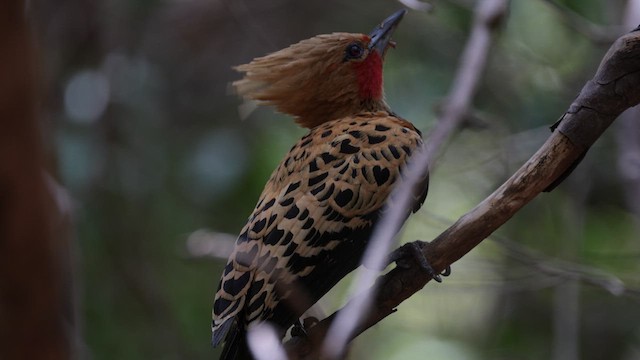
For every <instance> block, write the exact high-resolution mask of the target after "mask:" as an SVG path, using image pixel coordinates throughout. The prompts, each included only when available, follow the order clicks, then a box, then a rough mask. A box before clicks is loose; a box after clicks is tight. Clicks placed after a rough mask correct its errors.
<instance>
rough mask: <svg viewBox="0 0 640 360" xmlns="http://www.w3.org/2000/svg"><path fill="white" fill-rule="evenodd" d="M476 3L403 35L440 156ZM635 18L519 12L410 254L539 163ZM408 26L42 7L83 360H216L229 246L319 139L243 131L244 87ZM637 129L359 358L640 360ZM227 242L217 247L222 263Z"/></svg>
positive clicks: (315, 0) (270, 115) (604, 145)
mask: <svg viewBox="0 0 640 360" xmlns="http://www.w3.org/2000/svg"><path fill="white" fill-rule="evenodd" d="M475 3H476V2H475V1H470V0H469V1H464V0H456V1H453V0H437V1H433V5H434V11H433V12H431V13H429V14H427V13H425V12H419V11H410V12H409V13H408V14H407V16H406V17H405V19H404V20H403V22H402V24H401V25H400V27H399V29H398V31H397V32H396V35H395V40H396V41H397V43H398V46H397V49H395V50H393V51H390V52H389V54H388V56H387V61H386V65H385V90H386V96H387V100H388V103H389V104H390V105H391V107H392V109H394V111H395V112H397V113H398V114H399V115H401V116H403V117H405V118H407V119H410V120H411V121H412V122H414V124H416V126H417V127H418V128H419V129H421V130H422V131H423V133H425V134H428V133H429V131H430V129H431V128H433V127H434V125H435V119H436V116H437V108H438V105H439V104H441V102H442V101H443V99H444V97H445V96H446V94H447V92H448V90H449V88H450V87H451V81H452V79H453V77H454V74H455V71H456V69H457V67H458V63H459V57H460V54H461V51H462V49H463V47H464V45H465V42H466V40H467V37H468V34H469V30H470V27H471V24H472V20H473V11H474V7H475ZM634 3H635V1H633V0H630V1H626V0H610V1H598V0H554V1H544V0H513V1H511V6H510V9H509V13H508V16H507V18H506V20H505V23H504V25H503V26H502V27H501V28H500V29H499V30H498V33H497V38H496V41H495V44H494V45H493V47H492V50H491V55H490V58H489V63H488V66H487V69H486V70H484V71H483V76H482V81H481V84H480V88H479V91H478V94H477V96H476V98H475V100H474V108H473V111H472V115H473V116H472V118H473V121H471V122H470V123H469V126H467V127H465V128H464V129H462V131H461V132H460V133H459V134H457V135H456V137H455V138H454V139H453V140H452V142H451V143H450V144H449V145H448V147H447V148H446V149H444V151H443V156H442V157H441V158H440V159H439V160H438V163H437V165H436V167H435V170H434V172H433V174H432V177H431V178H432V180H431V185H430V194H429V197H428V199H427V202H426V205H425V206H424V207H423V208H422V210H421V211H420V212H419V213H418V214H416V215H414V216H412V217H411V219H410V220H409V221H408V223H407V225H406V227H405V230H404V231H403V233H402V234H401V241H412V240H415V239H422V240H430V239H432V238H434V237H435V236H436V235H437V234H439V233H440V232H441V231H442V230H444V229H445V228H446V227H447V226H448V225H450V224H451V223H452V222H453V221H455V220H456V219H457V218H458V217H459V216H461V215H462V214H464V213H465V212H466V211H468V210H470V209H471V208H472V207H473V206H475V205H476V204H477V203H478V202H479V201H480V200H482V199H483V198H484V197H485V196H487V195H488V194H490V193H491V192H492V191H493V190H494V189H496V188H497V187H498V186H499V185H500V184H501V183H502V182H503V181H504V180H506V179H507V178H508V177H509V176H510V174H512V173H513V172H514V171H515V170H517V168H518V167H519V166H520V165H521V164H522V163H523V162H524V161H526V160H527V159H528V158H529V157H530V156H531V155H532V154H533V153H534V152H535V150H536V149H537V148H538V147H539V146H540V145H541V144H542V143H543V142H544V140H545V139H546V137H547V136H548V135H549V129H548V127H549V126H550V125H551V124H552V123H554V122H555V121H556V120H557V119H558V118H559V117H560V116H561V115H562V114H563V113H564V111H565V110H566V109H567V107H568V106H569V104H570V103H571V101H572V100H573V98H574V97H575V95H576V94H577V92H578V91H579V90H580V88H581V87H582V85H583V84H584V83H585V82H586V81H587V79H590V78H591V76H592V75H593V73H594V72H595V70H596V68H597V66H598V63H599V61H600V59H601V58H602V56H603V54H604V53H605V52H606V50H607V49H608V47H609V45H610V44H611V42H612V41H613V40H614V39H615V38H617V36H618V35H620V34H622V33H623V32H626V31H629V30H631V29H633V28H635V27H636V25H637V24H638V23H640V17H637V18H635V20H633V19H631V20H628V18H629V17H630V16H631V15H632V14H633V12H632V8H633V5H634ZM402 6H403V5H402V4H401V3H400V2H397V1H391V0H384V1H383V0H379V1H370V0H367V1H365V0H351V1H335V0H329V1H327V0H307V1H293V0H273V1H258V0H213V1H204V0H144V1H126V0H110V1H83V0H60V1H55V2H50V1H42V0H33V1H29V2H28V3H27V7H26V11H27V14H28V16H29V19H30V22H31V26H32V29H33V37H34V39H35V42H36V44H37V46H36V47H37V50H38V55H39V79H40V80H41V81H40V92H41V101H40V103H39V116H40V118H41V120H42V124H43V126H44V129H45V130H44V141H45V148H46V153H47V154H48V155H47V156H48V158H47V160H48V162H49V164H50V168H51V169H52V174H51V175H52V177H53V178H55V179H56V180H57V181H58V182H59V183H60V184H61V187H62V188H61V189H60V192H61V194H67V195H68V199H69V201H70V202H69V203H70V208H71V209H72V210H71V213H72V219H73V220H72V221H73V225H72V229H73V230H72V233H73V235H72V236H71V237H72V239H73V242H72V243H73V263H74V271H73V274H74V275H73V277H74V279H75V283H74V293H75V314H76V322H77V331H76V335H75V336H76V343H77V346H78V350H77V353H76V354H77V357H79V358H91V359H123V360H124V359H183V358H190V359H211V358H216V357H217V354H218V349H212V348H211V347H210V336H211V335H210V313H211V304H212V299H213V294H214V292H215V290H216V288H217V285H218V281H219V276H220V273H221V271H222V267H223V265H224V263H225V261H226V260H225V259H220V258H216V257H214V256H212V255H215V254H216V253H217V254H224V253H225V252H226V251H227V250H225V248H224V244H226V243H225V241H224V237H223V236H218V235H216V233H222V234H237V233H238V232H239V230H240V229H241V227H242V226H243V224H244V222H245V221H246V218H247V216H248V215H249V214H250V212H251V210H252V208H253V206H254V205H255V202H256V201H257V198H258V196H259V194H260V192H261V191H262V187H263V185H264V183H265V182H266V180H267V179H268V177H269V175H270V173H271V171H272V170H273V169H274V168H275V167H276V165H277V164H278V162H279V161H280V159H281V158H282V157H283V155H284V154H285V153H286V151H287V150H288V149H289V148H290V146H291V145H292V144H293V143H294V142H295V141H296V140H297V139H298V138H299V137H300V136H302V135H303V134H304V133H305V131H304V130H303V129H300V128H298V127H297V126H296V125H295V124H294V123H293V122H292V121H291V119H289V118H287V117H286V116H283V115H281V114H277V113H275V112H274V111H273V110H272V109H270V108H258V109H256V110H255V111H254V112H252V113H251V114H250V115H246V114H244V112H241V111H239V109H241V107H240V106H241V105H242V101H241V100H240V99H238V98H237V97H236V96H234V95H233V94H231V93H230V91H229V83H230V82H231V81H233V80H235V79H238V74H237V73H235V72H234V71H233V70H232V67H233V66H234V65H238V64H242V63H246V62H248V61H250V60H251V59H252V58H254V57H257V56H261V55H264V54H266V53H269V52H272V51H275V50H278V49H280V48H283V47H285V46H288V45H289V44H291V43H294V42H297V41H299V40H302V39H305V38H308V37H311V36H314V35H316V34H321V33H329V32H335V31H347V32H363V33H368V32H369V31H370V30H371V29H372V28H373V27H374V26H375V25H376V24H377V23H378V22H379V21H381V20H382V19H383V18H385V17H386V16H387V15H389V14H391V13H392V12H393V11H395V10H397V9H398V8H400V7H402ZM634 21H635V22H634ZM241 113H242V114H243V116H241ZM244 115H246V116H244ZM626 117H627V118H628V119H626V120H625V119H620V120H619V121H617V122H616V123H615V124H614V126H613V127H612V128H611V129H609V131H607V133H606V134H605V135H604V137H603V138H601V139H599V140H598V142H597V143H596V145H595V146H594V147H593V148H592V149H591V150H590V152H589V153H588V155H587V157H586V159H585V160H584V161H583V163H582V164H581V166H580V167H579V168H578V169H577V170H576V171H575V172H574V174H573V175H572V176H571V177H570V178H569V179H568V180H567V181H566V182H565V183H563V184H562V185H561V186H560V187H559V188H558V189H556V190H555V191H554V192H552V193H549V194H542V195H540V196H539V197H538V198H537V199H535V200H534V201H533V202H532V203H531V204H530V205H528V206H527V207H526V208H524V209H523V210H522V211H520V212H519V213H518V214H517V215H516V216H515V217H514V218H513V219H512V220H511V221H509V223H507V225H506V226H504V227H502V228H501V229H500V230H499V231H498V232H497V233H496V236H495V237H494V238H492V239H490V240H487V241H485V242H483V243H482V244H481V245H480V246H478V247H477V248H476V249H475V250H474V251H472V252H471V253H470V254H469V255H468V256H466V257H464V258H463V259H462V260H460V261H459V262H458V263H456V264H454V266H453V275H452V276H450V277H449V278H446V279H445V281H444V283H442V284H435V283H433V282H432V283H430V284H429V285H428V286H427V287H426V288H425V289H424V290H423V291H421V292H419V293H418V294H416V295H415V296H413V297H412V298H411V299H409V300H408V301H406V302H405V303H403V304H402V305H401V306H400V307H399V311H398V312H397V313H396V314H394V315H392V316H390V317H389V318H387V319H385V320H384V321H383V322H381V323H380V324H378V325H377V326H375V327H374V328H372V329H370V330H369V331H367V332H366V333H365V334H364V335H362V336H360V337H359V338H358V339H357V340H356V341H355V342H354V345H353V348H352V351H351V358H352V359H423V358H449V359H473V360H476V359H478V360H479V359H569V360H571V359H604V358H606V359H623V360H630V359H640V292H638V290H637V289H639V288H640V275H639V274H640V239H639V237H640V236H639V235H640V232H639V227H638V224H639V223H638V220H639V215H640V130H639V129H640V124H638V116H637V114H636V115H633V114H630V115H627V116H626ZM634 121H635V124H634ZM234 236H235V235H234ZM211 237H214V238H215V239H216V241H217V244H218V245H216V246H214V247H211V246H209V245H207V244H209V243H208V242H207V241H209V240H211ZM218 246H219V247H218ZM347 287H348V280H347V281H346V282H345V283H343V284H341V285H340V286H339V287H338V289H336V291H334V292H333V296H330V297H329V299H328V300H327V301H326V302H325V303H324V306H325V307H326V309H327V311H329V312H331V311H332V310H335V309H336V308H337V307H338V306H339V305H340V304H342V303H343V302H344V296H345V289H347Z"/></svg>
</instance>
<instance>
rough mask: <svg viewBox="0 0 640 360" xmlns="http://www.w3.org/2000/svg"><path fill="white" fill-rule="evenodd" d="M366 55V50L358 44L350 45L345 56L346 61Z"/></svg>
mask: <svg viewBox="0 0 640 360" xmlns="http://www.w3.org/2000/svg"><path fill="white" fill-rule="evenodd" d="M363 54H364V48H363V47H362V45H360V44H358V43H353V44H349V46H347V51H346V54H345V60H349V59H358V58H360V57H361V56H362V55H363Z"/></svg>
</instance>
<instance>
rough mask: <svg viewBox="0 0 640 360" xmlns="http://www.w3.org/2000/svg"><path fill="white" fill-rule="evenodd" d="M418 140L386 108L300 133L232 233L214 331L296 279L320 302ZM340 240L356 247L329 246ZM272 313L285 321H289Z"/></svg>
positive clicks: (276, 306) (253, 316) (266, 303)
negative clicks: (239, 227) (233, 239)
mask: <svg viewBox="0 0 640 360" xmlns="http://www.w3.org/2000/svg"><path fill="white" fill-rule="evenodd" d="M421 142H422V140H421V137H420V133H419V132H418V131H417V130H416V129H415V128H414V127H413V126H412V125H411V124H410V123H409V122H407V121H405V120H402V119H400V118H397V117H395V116H393V115H390V114H388V113H386V112H378V113H365V114H362V115H360V116H356V117H351V118H343V119H339V120H334V121H331V122H328V123H325V124H324V125H321V126H318V127H316V128H313V129H312V130H311V131H310V132H309V134H307V135H306V136H304V137H303V138H302V139H300V140H299V141H298V143H297V144H296V145H294V146H293V147H292V148H291V150H290V151H289V153H288V154H287V156H286V157H285V159H284V160H283V161H282V162H281V163H280V165H279V166H278V168H277V169H276V170H275V171H274V173H273V174H272V175H271V178H270V179H269V181H268V182H267V184H266V186H265V189H264V190H263V192H262V195H261V197H260V200H259V201H258V204H257V206H256V207H255V209H254V211H253V213H252V215H251V216H250V217H249V220H248V222H247V224H246V225H245V227H244V228H243V230H242V233H241V235H240V236H239V237H238V240H237V241H236V247H235V249H234V251H233V253H232V255H231V256H230V259H229V262H228V264H227V266H226V267H225V271H224V274H223V277H222V280H221V285H220V288H219V290H218V292H217V293H216V300H215V303H214V315H213V318H214V321H213V330H214V336H215V337H216V338H217V339H220V338H221V337H222V336H223V335H224V334H222V335H220V334H216V331H218V332H226V331H228V324H229V323H230V321H229V320H230V319H232V318H234V317H237V316H240V317H244V319H243V320H241V321H237V322H236V323H243V322H245V323H249V322H251V321H254V320H265V319H269V318H270V317H271V316H272V315H273V314H274V311H276V312H279V311H282V306H280V305H281V304H280V302H281V300H282V299H283V298H287V297H288V296H289V295H290V292H291V291H292V289H294V288H295V286H294V284H295V283H296V282H298V283H302V285H304V287H305V288H306V289H312V290H311V292H312V294H311V300H312V301H313V302H315V301H317V300H318V298H319V297H320V296H322V294H324V293H326V291H328V290H329V288H330V287H332V286H333V285H334V284H335V283H336V282H337V281H338V280H340V278H342V277H343V276H344V275H346V273H348V272H350V271H351V270H353V268H354V267H355V266H357V264H358V262H359V258H360V256H361V253H362V251H363V250H364V247H365V243H366V240H367V238H368V234H369V232H370V229H371V228H372V226H373V225H374V222H375V220H376V219H377V216H378V214H379V212H380V210H381V209H382V208H383V206H384V204H385V203H386V201H387V198H388V196H389V194H390V192H391V190H392V185H393V184H394V183H395V182H396V180H397V179H398V177H399V176H400V171H401V169H402V167H403V166H404V165H405V164H406V162H407V160H408V158H409V156H410V155H411V152H413V151H414V150H415V149H416V148H418V147H419V146H420V145H421ZM423 185H424V186H425V190H424V191H422V192H423V193H424V196H426V183H425V184H423ZM417 197H418V198H420V197H422V200H424V197H423V196H422V194H420V195H418V196H417ZM420 203H421V201H420ZM418 207H419V205H418ZM358 234H360V235H358ZM339 246H340V247H344V249H342V250H340V251H342V252H345V251H346V250H348V251H349V252H354V253H353V254H338V252H336V251H333V250H335V249H336V248H337V247H339ZM332 252H333V253H332ZM344 262H347V263H349V265H346V266H343V265H341V264H342V263H344ZM276 282H277V284H278V288H277V289H276ZM288 285H292V286H288ZM308 305H309V306H310V305H312V304H308ZM307 307H308V306H307ZM245 320H246V321H245ZM272 320H274V321H275V322H276V323H280V325H281V326H288V323H287V322H288V321H290V319H287V320H282V321H280V320H281V319H275V317H274V319H272Z"/></svg>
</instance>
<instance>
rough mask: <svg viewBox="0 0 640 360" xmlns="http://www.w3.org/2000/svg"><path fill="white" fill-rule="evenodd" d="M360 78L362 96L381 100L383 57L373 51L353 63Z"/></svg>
mask: <svg viewBox="0 0 640 360" xmlns="http://www.w3.org/2000/svg"><path fill="white" fill-rule="evenodd" d="M353 68H354V70H355V71H356V76H357V78H358V89H359V92H360V98H362V99H374V100H379V99H380V98H381V97H382V58H381V57H380V54H378V53H377V52H376V51H372V52H371V53H370V54H369V56H367V58H366V59H364V60H363V61H361V62H356V63H353Z"/></svg>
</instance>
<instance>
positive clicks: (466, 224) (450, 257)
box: [309, 29, 640, 339]
mask: <svg viewBox="0 0 640 360" xmlns="http://www.w3.org/2000/svg"><path fill="white" fill-rule="evenodd" d="M638 103H640V30H639V29H636V30H634V31H632V32H631V33H629V34H626V35H623V36H621V37H620V38H619V39H618V40H617V41H616V42H615V43H614V44H613V45H612V46H611V48H610V49H609V51H608V52H607V54H606V55H605V56H604V58H603V60H602V62H601V64H600V67H599V68H598V70H597V72H596V74H595V76H594V77H593V79H591V80H589V81H588V82H587V83H586V84H585V86H584V87H583V89H582V91H581V92H580V94H579V95H578V97H577V98H576V99H575V100H574V102H573V103H572V104H571V106H570V107H569V109H568V110H567V112H565V114H564V115H563V116H562V117H561V118H560V120H559V121H558V122H557V123H556V124H555V125H554V126H553V129H554V132H553V133H552V134H551V136H550V137H549V139H548V140H547V141H546V143H545V144H544V145H542V147H541V148H540V149H539V150H538V151H537V152H536V153H535V154H534V155H533V156H532V157H531V159H529V161H527V162H526V163H525V164H524V165H523V166H522V167H521V168H520V169H519V170H518V171H517V172H516V173H515V174H514V175H513V176H512V177H511V178H510V179H508V180H507V181H506V182H505V183H504V184H503V185H502V186H500V187H499V188H498V189H497V190H496V191H495V192H494V193H493V194H491V195H489V197H487V198H486V199H485V200H484V201H482V202H481V203H480V204H478V205H477V206H476V207H475V208H474V209H472V210H471V211H469V212H468V213H467V214H465V215H463V216H462V217H461V218H460V219H458V221H456V222H455V223H454V224H453V225H452V226H451V227H449V228H448V229H447V230H445V231H444V232H443V233H442V234H440V235H439V236H438V237H436V238H435V239H434V240H433V241H432V242H431V243H430V244H428V246H425V247H424V254H425V256H426V257H427V259H428V260H429V262H430V263H431V265H432V266H433V268H434V269H435V270H436V271H443V270H444V269H445V268H446V267H447V266H449V265H451V264H453V263H454V262H455V261H457V260H459V259H460V258H461V257H462V256H464V255H465V254H467V253H468V252H469V251H471V249H473V248H474V247H475V246H477V245H478V244H479V243H480V242H481V241H482V240H484V239H485V238H487V237H488V236H489V235H491V234H492V233H493V232H494V231H495V230H496V229H498V228H499V227H500V226H502V225H503V224H504V223H505V222H507V220H509V219H510V218H511V217H512V216H514V215H515V214H516V213H517V212H518V211H519V210H520V209H521V208H522V207H523V206H525V205H526V204H527V203H529V202H530V201H531V200H532V199H533V198H535V197H536V196H537V195H538V194H539V193H540V192H542V191H543V190H544V189H546V188H547V187H548V186H549V185H550V184H552V183H554V182H555V181H556V180H557V179H559V178H561V177H562V176H564V175H566V173H567V171H570V170H571V168H572V167H573V166H575V165H576V163H577V161H579V160H580V158H581V157H582V156H583V155H584V153H585V152H586V151H587V150H588V148H589V147H590V146H591V145H592V144H593V143H594V142H595V141H596V140H597V139H598V138H599V137H600V136H601V135H602V134H603V133H604V131H605V130H606V129H607V127H608V126H609V125H610V124H611V123H612V122H613V121H614V120H615V119H616V117H617V116H618V115H620V113H622V112H623V111H624V110H626V109H627V108H629V107H632V106H635V105H637V104H638ZM429 280H430V278H429V277H428V276H427V275H426V274H425V273H424V272H423V271H422V270H420V269H419V268H418V267H412V268H399V267H396V268H395V269H393V270H391V271H390V272H388V273H387V274H385V275H383V276H381V277H379V278H378V280H377V282H376V288H377V289H378V291H377V292H376V293H375V295H374V297H375V298H374V306H373V307H371V308H370V309H369V311H368V313H367V314H366V317H365V319H364V321H363V322H362V323H361V324H360V326H359V327H358V329H357V331H355V332H354V333H352V335H351V338H354V337H356V336H357V335H359V334H360V333H362V332H363V331H364V330H366V329H367V328H369V327H371V326H373V325H374V324H376V323H378V322H379V321H380V320H382V319H384V318H385V317H387V316H388V315H390V314H392V313H393V312H394V311H395V308H396V307H397V306H398V305H399V304H400V303H402V302H403V301H404V300H406V299H407V298H409V297H410V296H411V295H413V294H414V293H416V292H417V291H419V290H420V289H422V288H423V287H424V286H425V285H426V283H427V282H428V281H429ZM359 296H371V295H370V294H368V293H365V294H361V295H359ZM356 299H357V297H356V298H354V299H352V300H351V301H354V300H356ZM351 301H350V302H351ZM347 306H349V305H348V304H347ZM339 312H340V311H338V312H337V313H339ZM335 315H336V314H334V315H332V316H330V317H328V318H327V319H325V320H323V321H321V322H320V323H319V324H318V325H316V326H315V327H313V328H311V329H310V331H309V333H310V337H311V338H312V339H318V338H323V337H324V335H325V333H326V331H327V329H328V328H329V325H330V324H331V322H332V321H333V318H334V317H335Z"/></svg>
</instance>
